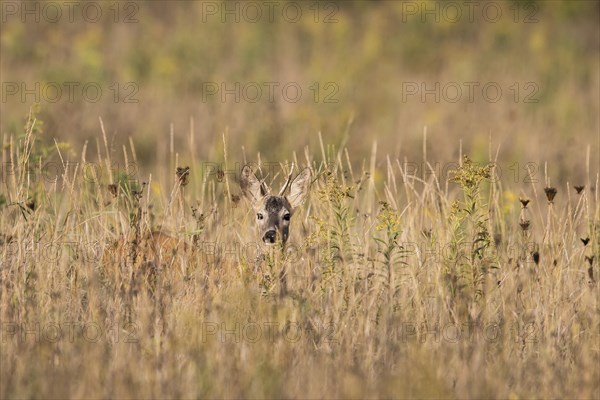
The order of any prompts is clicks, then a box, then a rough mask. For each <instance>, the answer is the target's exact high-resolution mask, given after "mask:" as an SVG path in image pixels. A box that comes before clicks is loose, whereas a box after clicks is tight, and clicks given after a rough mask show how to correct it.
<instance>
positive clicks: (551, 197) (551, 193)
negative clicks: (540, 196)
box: [544, 187, 558, 203]
mask: <svg viewBox="0 0 600 400" xmlns="http://www.w3.org/2000/svg"><path fill="white" fill-rule="evenodd" d="M544 192H546V198H547V199H548V202H550V203H553V202H554V196H556V193H557V192H558V191H557V190H556V188H554V187H546V188H544Z"/></svg>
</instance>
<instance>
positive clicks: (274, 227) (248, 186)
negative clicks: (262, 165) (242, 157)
mask: <svg viewBox="0 0 600 400" xmlns="http://www.w3.org/2000/svg"><path fill="white" fill-rule="evenodd" d="M291 177H292V176H291V174H290V176H289V177H288V181H287V183H286V184H285V185H284V187H283V188H282V189H281V191H280V192H279V194H278V195H276V196H274V195H271V194H270V192H271V190H270V189H269V187H268V186H267V185H266V183H264V182H261V181H259V180H258V178H257V177H256V175H254V172H252V169H251V168H250V167H249V166H247V165H246V166H245V167H244V168H242V177H241V180H240V187H241V189H242V193H243V194H244V197H246V198H247V199H248V200H249V201H250V203H251V204H252V207H253V208H254V212H255V213H256V225H257V227H258V231H259V233H260V238H261V240H262V241H263V242H264V243H265V244H267V245H273V244H275V243H277V241H281V243H282V244H285V243H286V242H287V240H288V237H289V232H290V221H291V218H292V215H293V214H294V210H295V209H296V207H298V206H299V205H301V204H302V203H303V202H304V200H305V199H306V195H307V194H308V191H309V187H310V181H311V173H310V169H308V168H306V169H305V170H303V171H302V172H300V174H298V176H297V177H296V178H295V179H294V180H293V181H292V180H291ZM290 182H291V183H290ZM288 189H289V192H288Z"/></svg>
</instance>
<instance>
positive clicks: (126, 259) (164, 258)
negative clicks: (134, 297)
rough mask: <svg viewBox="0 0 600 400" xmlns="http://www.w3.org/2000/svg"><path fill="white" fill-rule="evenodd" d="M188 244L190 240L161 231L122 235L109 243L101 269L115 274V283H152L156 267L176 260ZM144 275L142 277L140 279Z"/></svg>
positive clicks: (108, 275) (118, 284) (104, 272)
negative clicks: (135, 235)
mask: <svg viewBox="0 0 600 400" xmlns="http://www.w3.org/2000/svg"><path fill="white" fill-rule="evenodd" d="M187 248H188V245H187V243H185V241H183V240H181V239H177V238H175V237H173V236H171V235H168V234H166V233H163V232H160V231H152V232H148V233H147V234H145V235H140V237H139V238H137V239H136V238H135V237H133V238H130V240H128V239H126V238H123V237H121V238H119V239H117V240H116V241H115V242H113V243H112V244H110V245H109V246H108V247H107V248H106V249H105V251H104V254H103V256H102V263H101V265H102V273H103V274H107V275H106V277H107V278H109V277H110V278H112V280H113V281H114V282H113V283H114V284H116V286H121V285H122V284H123V283H125V282H128V284H129V285H131V284H134V282H135V283H137V284H135V286H139V285H140V284H142V282H145V283H149V284H150V285H151V286H152V285H153V283H154V281H155V279H156V272H157V269H159V268H161V266H162V265H171V264H173V263H177V261H178V260H177V257H178V255H179V256H180V255H181V254H182V253H183V252H185V251H186V250H187ZM140 279H141V281H140Z"/></svg>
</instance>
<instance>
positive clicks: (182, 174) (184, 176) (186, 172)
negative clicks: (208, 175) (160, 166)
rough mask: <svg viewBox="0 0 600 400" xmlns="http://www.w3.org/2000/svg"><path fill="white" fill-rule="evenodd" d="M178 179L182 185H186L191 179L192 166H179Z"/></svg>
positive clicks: (176, 172)
mask: <svg viewBox="0 0 600 400" xmlns="http://www.w3.org/2000/svg"><path fill="white" fill-rule="evenodd" d="M175 174H177V180H178V181H179V185H180V186H186V185H187V184H188V183H189V180H190V167H177V171H175Z"/></svg>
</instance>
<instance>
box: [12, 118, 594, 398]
mask: <svg viewBox="0 0 600 400" xmlns="http://www.w3.org/2000/svg"><path fill="white" fill-rule="evenodd" d="M35 124H36V120H35V119H33V118H32V119H30V120H29V121H28V124H27V127H28V130H27V132H26V134H25V135H23V136H21V137H20V138H13V137H11V138H10V139H9V140H8V142H5V143H3V145H4V149H5V151H4V153H3V162H7V160H11V161H14V162H15V163H17V164H16V165H17V168H16V169H15V171H14V173H10V174H6V176H5V177H4V178H5V187H6V189H7V192H6V193H7V196H6V199H8V200H7V201H8V204H4V205H3V212H2V216H1V218H2V220H1V225H0V226H1V227H2V232H3V235H2V247H1V249H2V270H1V284H2V297H1V310H2V315H1V317H2V324H3V325H2V335H3V336H2V375H1V377H2V395H3V397H36V396H40V395H43V396H44V397H46V396H47V397H55V398H58V397H100V396H101V397H138V398H139V397H153V398H156V397H185V398H191V397H282V396H283V397H311V398H314V397H396V396H400V397H404V396H414V397H423V396H434V397H492V396H493V397H510V396H515V395H516V396H519V397H532V396H539V397H555V396H559V397H563V396H564V397H581V398H590V397H597V396H598V394H599V392H598V390H599V387H598V382H599V381H598V362H599V349H598V340H599V335H598V329H599V327H600V319H599V316H598V315H599V314H598V287H599V284H600V283H599V280H598V278H599V276H600V274H599V271H598V267H597V263H598V260H597V254H598V249H599V248H600V208H599V202H598V198H597V195H596V194H595V193H597V192H596V191H592V190H590V189H589V184H590V183H591V184H592V185H594V186H595V185H597V184H598V181H597V179H598V177H597V176H595V177H589V178H591V179H589V178H584V179H581V180H580V181H578V182H579V183H581V184H582V185H583V184H585V188H583V189H581V188H580V187H578V188H577V189H575V188H574V187H570V186H567V185H562V186H558V187H556V188H555V190H556V192H557V193H555V195H554V197H553V196H552V195H553V193H552V192H553V190H552V189H551V188H549V187H548V188H544V184H543V183H542V182H537V183H534V184H532V185H531V191H530V193H532V196H531V197H529V198H527V199H525V198H521V199H520V200H519V199H516V198H514V199H511V200H510V201H508V202H507V201H506V200H504V199H503V197H502V195H501V194H502V193H503V191H504V190H505V189H504V188H503V187H502V185H503V184H502V181H501V180H498V179H495V178H494V176H495V172H494V167H493V164H490V165H485V166H483V165H477V164H475V163H474V162H472V161H471V160H470V159H469V158H468V157H465V158H464V159H463V160H462V162H461V163H460V166H459V164H458V163H457V164H456V165H457V168H456V169H455V170H453V172H452V173H451V174H450V175H451V179H450V180H451V183H450V184H446V182H443V181H440V180H439V179H438V177H437V176H435V175H430V178H429V179H428V180H427V181H423V180H420V179H419V178H417V177H415V176H410V175H408V174H407V173H406V171H405V170H404V169H403V168H402V164H400V163H398V162H394V161H393V160H391V159H390V160H389V163H388V164H387V165H385V166H383V168H381V171H379V173H381V174H383V175H384V176H385V178H384V179H383V184H382V185H381V186H380V187H378V186H376V185H375V184H374V181H373V179H372V177H373V176H375V175H376V174H377V173H378V171H376V167H375V164H374V162H373V160H374V159H375V157H376V152H377V149H376V147H374V149H373V159H372V160H371V163H370V167H367V168H365V169H363V170H353V169H352V167H351V165H350V163H349V162H348V160H349V157H350V155H348V154H347V153H346V152H345V151H343V149H342V151H339V152H336V151H335V149H333V148H332V147H328V148H327V149H326V148H322V149H321V150H322V157H317V156H315V155H314V154H312V153H311V152H310V151H309V150H308V149H307V150H306V152H305V154H303V155H302V157H298V159H296V157H294V158H293V159H292V160H290V161H293V162H295V163H297V164H298V165H308V166H310V167H311V168H313V169H314V171H315V176H316V179H315V180H314V182H313V185H312V191H311V198H310V200H309V201H308V204H305V205H304V207H303V208H302V209H301V210H299V211H298V213H297V214H296V215H294V217H293V220H292V238H291V240H290V244H289V251H288V252H287V253H286V254H285V255H284V257H282V256H281V255H280V254H279V253H278V252H277V251H274V252H271V253H268V252H267V254H266V256H265V258H264V260H262V264H263V265H262V266H261V268H260V269H259V270H258V271H257V269H256V264H255V259H256V248H257V246H258V245H257V239H256V237H255V233H254V232H253V229H252V228H253V223H254V222H253V221H254V215H253V213H252V212H251V211H250V209H249V207H248V206H247V205H246V204H244V202H243V200H242V201H239V195H240V191H239V188H238V187H237V186H236V185H237V184H236V182H235V180H236V177H235V176H234V175H230V174H226V173H225V174H220V173H218V172H217V173H214V174H204V175H202V174H198V173H197V172H199V171H201V168H196V166H192V167H191V169H190V171H189V174H188V172H187V171H185V170H182V169H180V170H179V174H177V175H176V174H175V171H173V176H174V177H176V179H175V182H176V183H175V185H174V186H173V187H172V188H168V190H165V189H164V188H163V190H165V192H161V193H163V194H162V195H157V194H155V193H152V192H156V191H157V190H158V189H159V188H160V187H161V186H159V185H157V184H156V183H155V182H150V184H149V185H141V186H139V187H136V186H135V184H134V183H135V182H130V181H128V180H126V179H125V180H120V181H116V182H114V183H112V185H113V186H110V187H109V186H107V184H105V183H104V182H103V181H102V180H101V179H98V177H99V176H100V175H103V174H105V176H111V174H110V171H109V170H107V169H106V165H110V160H109V159H108V158H107V157H104V156H103V157H101V158H102V162H101V163H100V164H98V165H97V168H90V169H88V170H87V172H85V171H84V169H82V168H68V167H67V166H66V165H65V166H63V167H64V168H63V172H64V173H62V174H61V175H60V176H58V177H57V179H56V181H55V182H54V183H50V182H48V181H46V180H43V179H39V178H40V176H37V178H38V179H34V178H35V174H32V173H31V172H32V171H36V162H34V161H33V160H36V159H37V157H38V156H39V154H40V149H39V143H36V140H35V139H36V138H35V136H36V135H35V132H36V128H35ZM224 143H226V141H225V142H224ZM106 150H108V149H106ZM126 152H127V153H128V154H129V156H130V157H135V156H134V154H135V152H134V149H133V148H132V149H130V150H126ZM109 153H110V152H109V151H106V154H109ZM86 157H87V155H86V154H85V153H83V154H82V155H81V159H82V160H85V159H86ZM223 161H224V164H223V165H224V166H225V168H224V169H225V171H227V170H228V168H227V166H228V164H227V163H226V162H225V160H223ZM81 165H83V164H81ZM282 165H283V167H285V166H286V165H289V164H285V163H284V164H282ZM366 165H369V163H366ZM25 171H30V173H29V174H27V173H25ZM89 171H94V174H97V175H90V174H89ZM38 172H39V171H38ZM280 176H286V174H280ZM524 189H525V188H524ZM198 190H201V193H202V194H201V199H202V200H199V202H198V203H197V204H191V200H190V199H191V198H193V196H191V195H190V192H195V193H196V192H197V191H198ZM528 192H529V191H528ZM165 193H167V194H165ZM552 197H553V198H552ZM3 198H4V197H3ZM159 229H162V230H163V231H164V232H170V233H171V234H172V235H173V237H174V238H173V239H169V238H166V239H165V238H163V239H161V240H158V241H152V240H149V235H151V233H152V232H156V231H157V230H159ZM123 238H124V239H123ZM584 239H585V240H584ZM282 263H288V264H287V265H288V267H287V268H288V271H289V278H288V283H289V286H290V293H289V294H288V295H287V296H283V297H280V296H279V295H278V293H279V292H278V290H277V285H278V282H277V279H276V278H274V277H276V276H277V274H278V271H279V270H280V269H281V268H282V265H283V264H282Z"/></svg>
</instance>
